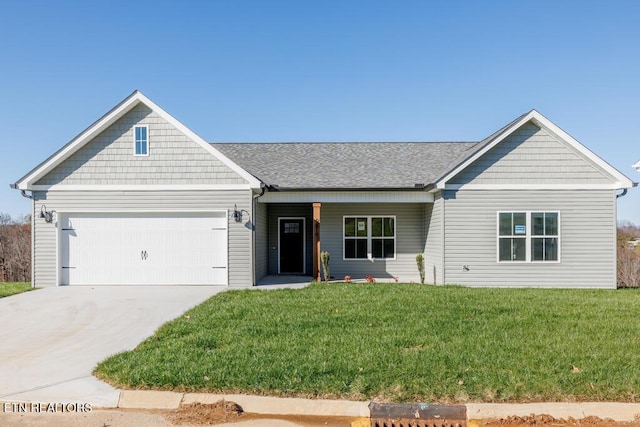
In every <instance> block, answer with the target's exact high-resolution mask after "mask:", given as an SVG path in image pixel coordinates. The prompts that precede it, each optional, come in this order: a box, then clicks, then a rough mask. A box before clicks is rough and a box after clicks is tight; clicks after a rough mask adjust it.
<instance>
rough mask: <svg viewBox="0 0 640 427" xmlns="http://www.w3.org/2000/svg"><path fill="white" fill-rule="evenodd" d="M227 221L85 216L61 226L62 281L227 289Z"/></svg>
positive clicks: (217, 216) (215, 216)
mask: <svg viewBox="0 0 640 427" xmlns="http://www.w3.org/2000/svg"><path fill="white" fill-rule="evenodd" d="M226 225H227V216H226V213H224V212H221V213H207V214H193V213H190V214H136V215H125V214H104V215H98V214H85V215H69V216H68V217H66V218H64V219H63V221H62V230H61V251H62V256H61V263H62V265H61V267H62V271H61V282H62V284H87V285H100V284H104V285H119V284H124V285H155V284H218V285H226V284H227V277H228V274H227V229H226Z"/></svg>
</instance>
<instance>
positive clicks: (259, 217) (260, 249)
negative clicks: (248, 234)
mask: <svg viewBox="0 0 640 427" xmlns="http://www.w3.org/2000/svg"><path fill="white" fill-rule="evenodd" d="M267 209H268V205H265V204H264V203H256V212H255V214H254V215H255V218H256V224H255V226H256V235H255V239H256V259H255V265H256V280H260V279H261V278H263V277H264V276H266V275H267V274H268V273H269V221H268V214H267Z"/></svg>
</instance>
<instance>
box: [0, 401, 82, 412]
mask: <svg viewBox="0 0 640 427" xmlns="http://www.w3.org/2000/svg"><path fill="white" fill-rule="evenodd" d="M91 410H92V408H91V403H78V402H74V403H72V402H66V403H63V402H2V412H3V413H12V412H13V413H16V414H24V413H30V412H32V413H52V414H54V413H71V412H91Z"/></svg>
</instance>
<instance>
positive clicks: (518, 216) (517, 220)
mask: <svg viewBox="0 0 640 427" xmlns="http://www.w3.org/2000/svg"><path fill="white" fill-rule="evenodd" d="M524 234H527V214H525V213H521V212H520V213H514V214H513V235H514V236H522V235H524Z"/></svg>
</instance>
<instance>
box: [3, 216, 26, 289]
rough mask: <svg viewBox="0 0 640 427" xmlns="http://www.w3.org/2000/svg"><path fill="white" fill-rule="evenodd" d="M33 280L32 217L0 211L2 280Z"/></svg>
mask: <svg viewBox="0 0 640 427" xmlns="http://www.w3.org/2000/svg"><path fill="white" fill-rule="evenodd" d="M30 281H31V217H30V216H27V215H25V216H21V217H18V218H12V217H11V215H9V214H5V213H0V282H30Z"/></svg>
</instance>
